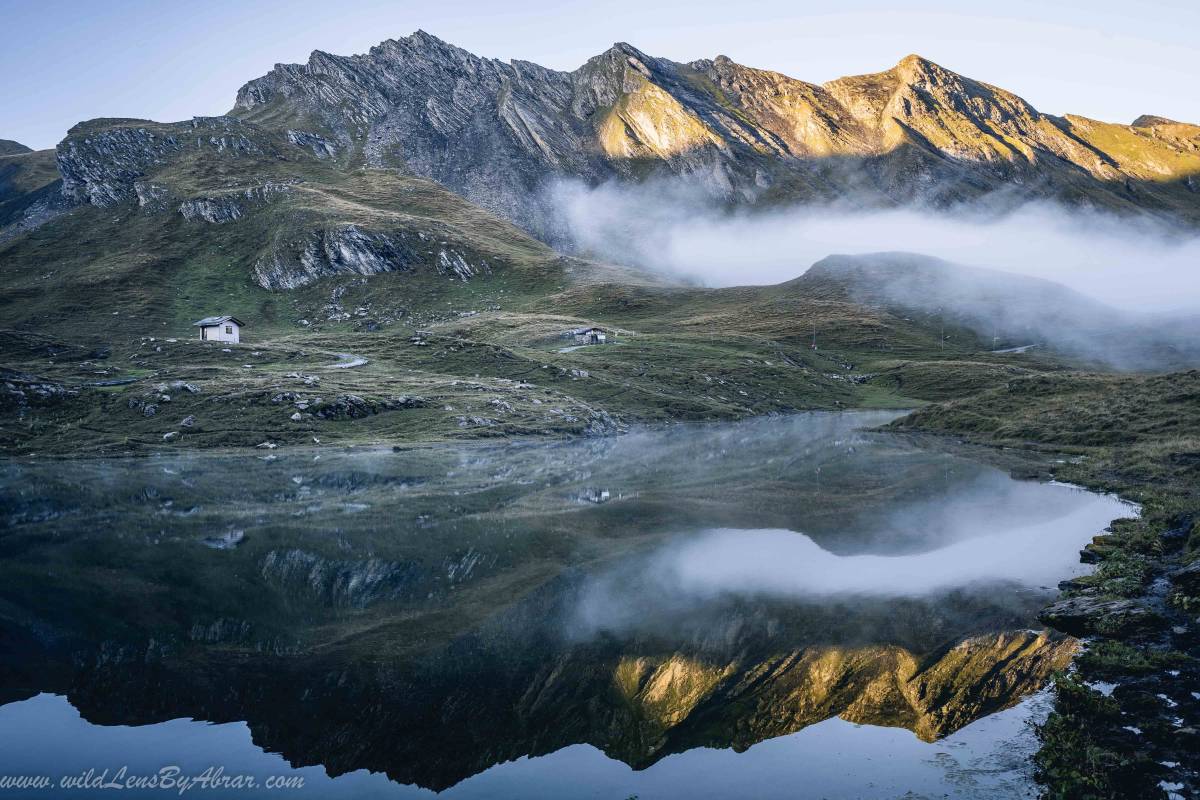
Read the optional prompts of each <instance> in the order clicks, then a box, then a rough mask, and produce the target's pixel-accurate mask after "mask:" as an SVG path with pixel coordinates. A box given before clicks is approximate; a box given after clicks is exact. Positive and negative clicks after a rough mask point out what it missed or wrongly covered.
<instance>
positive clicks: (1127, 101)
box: [0, 0, 1200, 148]
mask: <svg viewBox="0 0 1200 800" xmlns="http://www.w3.org/2000/svg"><path fill="white" fill-rule="evenodd" d="M834 9H836V10H834ZM0 24H2V25H3V28H4V37H3V47H0V138H5V139H16V140H18V141H21V142H24V143H25V144H28V145H30V146H32V147H36V148H42V147H52V146H53V145H54V144H55V143H57V142H58V141H59V140H60V139H61V138H62V137H63V135H64V134H65V133H66V130H67V129H68V128H69V127H70V126H71V125H73V124H74V123H75V122H78V121H79V120H83V119H90V118H92V117H100V116H107V117H144V118H149V119H155V120H160V121H174V120H180V119H187V118H189V117H191V116H193V115H207V114H220V113H224V112H226V111H228V110H229V109H230V108H231V107H232V105H233V100H234V96H235V94H236V92H237V89H238V87H239V86H241V85H242V84H243V83H245V82H246V81H247V80H249V79H251V78H254V77H257V76H259V75H261V74H263V73H264V72H266V71H267V70H269V69H270V68H271V66H272V65H273V64H275V63H276V62H298V61H304V60H306V59H307V58H308V54H309V52H310V51H312V50H313V49H321V50H326V51H329V52H332V53H339V54H350V53H360V52H363V51H365V50H366V49H367V48H369V47H370V46H371V45H373V44H375V43H377V42H379V41H381V40H383V39H388V38H396V37H399V36H404V35H407V34H409V33H411V32H412V31H414V30H416V29H418V28H423V29H425V30H427V31H429V32H430V33H432V34H434V35H436V36H439V37H441V38H443V39H446V40H447V41H450V42H452V43H454V44H457V45H460V46H462V47H465V48H467V49H468V50H471V51H473V52H475V53H478V54H480V55H485V56H491V57H496V58H503V59H509V58H521V59H526V60H529V61H536V62H538V63H541V64H544V65H546V66H549V67H554V68H558V69H573V68H575V67H576V66H578V65H579V64H581V63H582V62H583V61H585V60H586V59H587V58H588V57H590V56H592V55H595V54H597V53H599V52H601V51H603V50H604V49H606V48H607V47H608V46H609V45H610V44H612V43H613V42H614V41H627V42H629V43H631V44H633V45H634V46H636V47H639V48H641V49H642V50H644V51H646V52H648V53H650V54H652V55H658V56H665V57H667V58H671V59H674V60H677V61H689V60H692V59H696V58H703V57H712V56H715V55H718V54H721V53H723V54H725V55H728V56H729V57H730V58H733V59H734V60H735V61H739V62H742V63H744V64H748V65H750V66H755V67H762V68H766V69H774V70H778V71H780V72H783V73H786V74H788V75H791V76H793V77H797V78H801V79H804V80H808V81H813V82H822V81H826V80H829V79H831V78H836V77H839V76H842V75H847V74H856V73H862V72H875V71H878V70H882V69H886V68H887V67H890V66H892V65H893V64H894V63H895V62H896V61H898V60H899V59H900V58H901V57H902V56H904V55H905V54H907V53H910V52H915V53H920V54H921V55H924V56H926V57H928V58H931V59H933V60H934V61H937V62H939V63H941V64H942V65H944V66H946V67H949V68H950V69H953V70H956V71H958V72H961V73H963V74H965V75H969V76H971V77H973V78H978V79H980V80H984V81H987V82H989V83H993V84H997V85H1000V86H1003V87H1005V88H1007V89H1010V90H1012V91H1015V92H1017V93H1018V94H1020V95H1022V96H1023V97H1025V98H1026V99H1027V100H1029V101H1030V102H1031V103H1033V104H1034V105H1035V106H1037V107H1038V108H1039V109H1041V110H1043V111H1046V112H1049V113H1055V114H1062V113H1067V112H1070V113H1077V114H1083V115H1085V116H1090V117H1095V118H1098V119H1103V120H1108V121H1113V122H1129V121H1131V120H1132V119H1133V118H1134V117H1135V116H1137V115H1138V114H1142V113H1152V114H1160V115H1163V116H1167V117H1172V118H1175V119H1181V120H1184V121H1189V122H1198V123H1200V81H1197V77H1198V74H1197V73H1198V72H1200V37H1197V35H1196V34H1197V31H1200V2H1196V0H1150V1H1149V2H1140V3H1135V2H1129V1H1128V0H1122V1H1121V2H1109V0H1092V2H1076V1H1075V0H1070V1H1069V2H1055V1H1054V0H1050V1H1049V2H1047V1H1046V0H1042V1H1041V2H1026V1H1025V0H1006V2H1003V3H988V4H986V5H985V4H969V3H965V2H950V1H949V0H911V2H908V3H906V4H904V7H903V8H901V7H900V5H899V4H897V3H895V2H894V0H839V2H822V3H807V2H797V0H737V1H734V0H720V2H715V1H714V0H691V1H690V2H680V1H679V0H663V1H662V2H655V0H637V1H636V2H630V1H629V0H608V1H607V2H579V1H578V0H508V2H503V1H501V2H495V1H492V2H489V1H488V0H465V1H464V2H456V1H455V0H426V2H414V1H412V0H409V1H407V2H383V1H382V0H333V1H332V2H331V0H259V1H258V2H255V0H241V1H239V0H204V1H203V2H196V3H182V2H175V1H174V0H126V2H111V1H106V0H92V1H89V0H36V1H29V0H0Z"/></svg>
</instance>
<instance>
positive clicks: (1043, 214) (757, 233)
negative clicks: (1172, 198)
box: [551, 181, 1200, 311]
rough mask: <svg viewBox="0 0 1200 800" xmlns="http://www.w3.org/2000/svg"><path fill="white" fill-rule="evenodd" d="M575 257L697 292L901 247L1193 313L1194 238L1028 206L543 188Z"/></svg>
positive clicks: (1141, 222) (1144, 307) (1199, 281)
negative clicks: (781, 205) (647, 272)
mask: <svg viewBox="0 0 1200 800" xmlns="http://www.w3.org/2000/svg"><path fill="white" fill-rule="evenodd" d="M551 196H552V201H553V204H554V206H555V207H556V208H557V209H558V210H559V213H561V215H562V226H563V227H564V228H565V230H566V236H567V238H568V239H569V241H571V242H572V243H573V244H574V246H575V247H576V248H578V249H579V250H580V251H582V252H585V253H589V254H593V255H595V256H598V257H602V258H605V259H608V260H611V261H615V262H618V263H625V264H633V265H637V266H642V267H645V268H648V269H652V270H655V271H659V272H663V273H667V274H671V275H674V276H677V277H680V278H685V279H691V280H695V281H698V282H700V283H702V284H704V285H708V286H715V287H716V286H734V285H746V284H773V283H779V282H781V281H786V280H790V279H791V278H795V277H797V276H799V275H801V274H802V273H803V272H804V271H805V270H806V269H808V267H809V266H811V265H812V264H813V263H814V262H816V261H818V260H820V259H821V258H824V257H825V256H827V255H830V254H833V253H844V254H859V253H873V252H880V251H911V252H915V253H922V254H925V255H930V256H936V257H938V258H943V259H946V260H948V261H953V262H957V263H960V264H967V265H972V266H980V267H990V268H993V269H999V270H1004V271H1008V272H1015V273H1020V274H1024V275H1031V276H1035V277H1040V278H1045V279H1048V280H1053V281H1057V282H1060V283H1063V284H1065V285H1067V286H1069V287H1071V288H1073V289H1075V290H1077V291H1079V292H1082V293H1084V294H1086V295H1090V296H1091V297H1093V298H1095V299H1097V300H1100V301H1102V302H1105V303H1108V304H1110V305H1113V306H1116V307H1118V308H1123V309H1129V310H1138V311H1196V310H1198V309H1200V236H1197V235H1195V234H1182V233H1180V232H1179V231H1177V230H1175V229H1172V228H1168V227H1167V226H1166V225H1164V224H1162V223H1160V222H1157V221H1155V220H1152V219H1149V218H1127V217H1117V216H1114V215H1112V214H1109V213H1104V212H1099V211H1081V210H1069V209H1066V208H1064V207H1063V206H1060V205H1057V204H1053V203H1048V202H1047V203H1030V204H1026V205H1024V206H1021V207H1019V208H1017V209H1016V210H1013V211H1008V212H1005V213H998V212H996V211H995V210H993V209H989V208H985V207H982V206H980V207H977V208H976V209H975V210H974V211H967V210H962V209H959V210H956V211H939V210H932V209H912V208H907V209H892V210H878V209H876V210H863V209H862V208H855V207H853V205H852V204H850V203H846V204H843V205H841V206H837V207H828V206H826V207H811V206H801V207H794V208H791V209H784V210H777V211H761V210H759V211H742V210H739V211H733V212H728V211H725V210H722V209H718V208H715V207H714V206H713V204H712V202H711V201H710V200H709V199H708V198H706V197H705V196H704V195H703V194H702V193H700V192H698V191H696V190H695V189H694V188H691V187H689V186H687V185H686V184H683V183H681V182H672V181H663V182H657V183H651V184H642V185H636V186H629V185H621V184H606V185H602V186H599V187H594V188H591V187H587V186H585V185H583V184H581V183H578V182H563V183H560V184H557V185H556V186H555V187H553V188H552V190H551Z"/></svg>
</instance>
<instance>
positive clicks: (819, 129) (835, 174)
mask: <svg viewBox="0 0 1200 800" xmlns="http://www.w3.org/2000/svg"><path fill="white" fill-rule="evenodd" d="M231 114H233V115H235V116H238V117H240V118H243V119H246V120H250V121H254V122H257V123H259V124H264V125H265V124H273V125H286V126H288V127H289V129H293V128H294V129H300V130H305V131H306V133H307V132H309V131H312V132H313V134H314V135H321V136H325V137H329V138H333V139H336V140H337V141H338V142H339V144H340V146H341V148H342V149H343V151H344V152H345V153H346V154H347V155H346V157H347V158H354V157H355V156H354V155H351V154H357V156H356V157H358V158H361V159H363V160H365V161H366V163H368V164H371V165H373V166H394V167H398V168H402V169H407V170H411V171H413V172H415V173H417V174H419V175H423V176H425V177H428V178H432V179H433V180H437V181H439V182H441V183H443V184H445V185H446V186H448V187H450V188H452V189H454V190H455V191H457V192H459V193H461V194H463V195H464V196H465V197H467V198H468V199H470V200H471V201H473V202H476V203H478V204H480V205H482V206H484V207H485V208H488V209H489V210H492V211H494V212H497V213H500V214H502V215H503V216H506V217H508V218H509V219H511V220H513V221H515V222H517V223H518V224H519V225H521V226H523V227H525V228H526V229H529V230H531V231H534V232H535V233H539V234H542V235H543V238H545V236H547V235H552V234H553V232H554V230H553V229H554V223H553V215H552V214H550V213H548V210H547V209H546V208H545V207H544V203H545V201H544V199H542V198H540V195H539V190H540V189H541V188H542V187H543V186H544V185H545V184H546V183H547V182H548V181H552V180H554V179H556V178H575V179H580V180H583V181H586V182H591V183H594V182H598V181H603V180H645V179H648V178H651V177H664V176H683V177H686V178H688V179H690V180H692V181H694V182H695V183H696V184H698V185H699V186H702V187H704V189H705V190H707V191H708V192H710V193H711V194H712V195H713V196H714V197H715V198H718V199H720V200H723V201H727V202H734V203H775V202H796V201H819V200H832V199H834V198H836V197H839V196H841V195H843V194H844V193H845V192H847V191H853V192H856V193H860V194H862V195H863V197H864V198H866V199H868V200H869V201H871V202H877V203H883V204H894V203H897V202H930V203H935V204H949V203H956V202H962V201H969V200H976V199H979V198H982V197H985V196H998V195H1004V196H1008V195H1012V196H1013V197H1012V199H1009V200H1006V202H1012V201H1013V200H1021V199H1029V198H1033V197H1039V198H1045V197H1050V198H1055V199H1060V200H1065V201H1068V202H1075V203H1087V204H1091V205H1096V206H1101V207H1106V208H1114V209H1122V210H1134V209H1140V210H1149V211H1153V212H1155V213H1162V214H1167V215H1171V216H1175V217H1182V218H1185V219H1189V220H1195V219H1198V218H1200V217H1197V213H1198V212H1197V208H1198V207H1200V195H1198V194H1197V192H1200V186H1198V185H1197V181H1196V178H1194V177H1193V176H1194V175H1195V174H1196V173H1197V172H1200V127H1197V126H1195V125H1186V124H1182V123H1176V122H1172V121H1170V120H1165V119H1163V118H1160V117H1153V116H1143V117H1140V118H1139V119H1138V120H1136V121H1135V123H1134V124H1133V125H1115V124H1110V123H1104V122H1098V121H1095V120H1090V119H1086V118H1084V117H1078V116H1071V115H1068V116H1065V117H1056V116H1052V115H1048V114H1043V113H1041V112H1039V111H1038V110H1037V109H1035V108H1034V107H1033V106H1032V105H1030V104H1029V103H1027V102H1026V101H1024V100H1023V99H1022V98H1020V97H1019V96H1017V95H1015V94H1013V93H1011V92H1008V91H1005V90H1003V89H1000V88H998V87H995V86H991V85H989V84H986V83H982V82H980V81H976V80H972V79H970V78H966V77H964V76H961V75H958V74H956V73H954V72H952V71H950V70H948V69H946V68H944V67H942V66H940V65H938V64H935V63H933V62H931V61H929V60H927V59H924V58H921V57H920V56H916V55H910V56H907V57H905V58H904V59H903V60H901V61H900V63H899V64H897V65H896V66H895V67H893V68H891V69H889V70H886V71H884V72H879V73H874V74H867V75H859V76H852V77H846V78H841V79H838V80H835V81H830V82H828V83H826V84H824V85H818V84H811V83H806V82H804V81H800V80H796V79H794V78H790V77H788V76H785V75H781V74H779V73H775V72H769V71H765V70H758V69H753V68H750V67H746V66H743V65H740V64H737V63H735V62H733V61H732V60H730V59H728V58H726V57H724V56H719V57H717V58H715V59H712V60H700V61H694V62H691V63H689V64H681V63H676V62H672V61H669V60H666V59H661V58H655V57H652V56H649V55H647V54H645V53H642V52H641V51H639V50H637V49H636V48H634V47H633V46H631V45H628V44H625V43H618V44H616V45H614V46H613V47H612V48H610V49H609V50H608V51H606V52H605V53H602V54H601V55H599V56H596V57H594V58H592V59H590V60H589V61H588V62H587V63H586V64H584V65H583V66H581V67H580V68H579V69H577V70H575V71H573V72H558V71H554V70H549V69H546V68H543V67H540V66H538V65H536V64H531V63H529V62H524V61H513V62H511V63H506V62H502V61H498V60H495V59H486V58H481V57H479V56H475V55H473V54H471V53H469V52H467V51H465V50H462V49H461V48H457V47H454V46H453V45H450V44H447V43H446V42H443V41H441V40H440V39H437V38H436V37H434V36H431V35H430V34H427V33H425V32H423V31H418V32H417V33H415V34H413V35H412V36H409V37H406V38H402V39H396V40H389V41H386V42H384V43H382V44H380V45H378V46H377V47H374V48H372V49H371V50H370V52H368V53H366V54H364V55H359V56H349V57H343V56H334V55H330V54H328V53H323V52H321V51H316V52H314V53H313V55H312V56H311V58H310V59H309V61H308V63H306V64H303V65H298V64H280V65H277V66H276V67H275V68H274V69H273V70H272V71H271V72H270V73H268V74H267V75H265V76H263V77H261V78H258V79H255V80H253V81H250V82H249V83H247V84H246V85H245V86H243V87H242V89H241V90H240V91H239V92H238V98H237V102H236V104H235V106H234V108H233V110H232V112H231Z"/></svg>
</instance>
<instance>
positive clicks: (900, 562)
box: [574, 471, 1138, 631]
mask: <svg viewBox="0 0 1200 800" xmlns="http://www.w3.org/2000/svg"><path fill="white" fill-rule="evenodd" d="M1137 513H1138V512H1137V509H1136V507H1135V506H1132V505H1130V504H1128V503H1125V502H1123V501H1121V500H1119V499H1117V498H1115V497H1112V496H1104V495H1096V494H1092V493H1090V492H1086V491H1083V490H1081V489H1077V488H1075V487H1072V486H1067V485H1063V484H1038V483H1032V482H1017V481H1014V480H1012V479H1011V478H1009V477H1008V476H1007V475H1004V474H1003V473H1001V472H998V471H989V472H987V473H984V474H982V475H980V476H978V477H977V478H976V479H974V480H967V481H964V482H962V483H959V484H955V483H951V484H949V485H947V486H945V487H943V488H942V489H941V490H940V491H939V493H938V495H936V496H933V497H927V498H924V499H922V500H921V501H920V502H916V503H912V504H904V503H901V504H897V505H895V506H893V507H891V509H890V510H889V511H887V512H886V513H884V514H882V515H879V516H873V517H866V518H864V517H853V516H851V515H849V514H847V517H846V525H845V528H844V530H843V531H842V532H841V534H840V535H837V536H834V537H829V536H828V533H826V534H825V535H823V536H821V537H819V538H817V539H814V538H813V537H811V536H809V535H808V534H806V533H804V532H802V531H796V530H787V529H736V528H713V529H707V530H700V531H695V532H689V533H681V534H680V535H678V536H676V537H675V538H673V539H672V540H670V541H669V542H667V543H666V544H665V545H663V546H662V547H660V548H659V549H657V550H655V551H653V552H652V553H650V554H648V555H646V556H645V557H644V558H642V559H641V560H640V561H635V562H632V563H629V564H625V565H622V566H621V567H619V568H617V569H614V570H612V571H610V572H609V573H608V574H607V575H604V576H601V577H599V578H597V579H595V580H594V581H593V582H592V584H591V585H590V586H589V587H588V589H587V591H586V592H585V593H584V594H583V599H582V601H581V603H580V606H579V609H578V613H577V617H576V619H575V620H574V622H575V623H577V624H579V625H580V626H581V628H582V629H583V630H584V631H596V630H618V629H625V628H629V627H644V626H646V625H647V624H648V623H647V620H649V619H652V618H654V617H655V616H665V617H667V618H673V619H677V620H678V619H680V618H682V616H681V615H686V614H689V613H693V612H695V611H696V609H698V608H702V607H704V606H705V604H711V603H714V602H715V603H722V602H727V601H734V602H737V601H742V600H754V599H768V600H781V601H791V602H801V603H815V604H825V603H829V602H831V601H836V602H838V603H849V604H850V606H848V607H850V608H853V607H856V605H855V604H859V603H861V604H863V605H862V608H864V609H867V608H878V607H879V603H881V602H883V603H886V602H887V601H895V600H901V599H912V600H919V601H924V602H929V603H934V604H936V603H938V602H940V600H939V598H941V597H944V596H946V595H947V593H959V594H960V595H975V596H979V597H985V598H990V600H994V599H995V598H996V597H1000V596H1018V595H1021V594H1022V593H1033V594H1034V595H1037V596H1042V595H1044V597H1043V599H1042V601H1036V600H1035V605H1038V604H1040V603H1044V602H1048V601H1049V599H1050V598H1051V596H1052V594H1053V591H1054V587H1055V586H1056V585H1057V583H1058V582H1059V581H1061V580H1063V579H1064V578H1068V577H1074V576H1076V575H1079V574H1081V573H1082V572H1083V571H1084V570H1085V569H1086V568H1085V567H1083V566H1081V565H1080V563H1079V549H1080V547H1081V546H1082V544H1083V543H1085V542H1086V541H1087V540H1088V539H1090V538H1091V537H1092V536H1093V535H1094V534H1096V533H1099V532H1100V531H1102V530H1104V529H1105V528H1106V527H1107V526H1108V524H1109V523H1110V522H1111V521H1112V520H1113V519H1114V518H1117V517H1128V516H1135V515H1136V514H1137ZM990 600H989V601H990Z"/></svg>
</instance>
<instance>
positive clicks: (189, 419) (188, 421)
mask: <svg viewBox="0 0 1200 800" xmlns="http://www.w3.org/2000/svg"><path fill="white" fill-rule="evenodd" d="M195 424H196V417H195V416H194V415H192V414H188V415H187V416H186V417H184V418H183V419H182V420H180V421H179V425H180V427H183V428H190V427H192V426H193V425H195Z"/></svg>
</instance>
